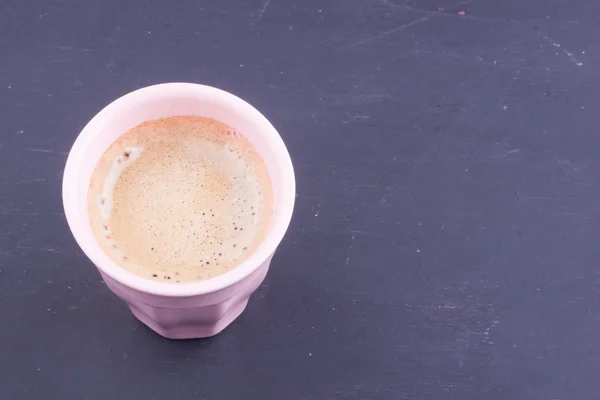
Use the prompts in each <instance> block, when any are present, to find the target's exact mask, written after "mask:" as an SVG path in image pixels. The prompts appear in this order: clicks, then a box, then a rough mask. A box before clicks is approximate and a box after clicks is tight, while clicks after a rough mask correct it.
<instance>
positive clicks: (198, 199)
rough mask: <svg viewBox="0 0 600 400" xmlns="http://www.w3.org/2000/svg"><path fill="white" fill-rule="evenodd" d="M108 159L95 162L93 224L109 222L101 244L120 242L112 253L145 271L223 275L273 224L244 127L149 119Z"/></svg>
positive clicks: (155, 275)
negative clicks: (102, 165)
mask: <svg viewBox="0 0 600 400" xmlns="http://www.w3.org/2000/svg"><path fill="white" fill-rule="evenodd" d="M102 160H104V162H105V164H106V165H107V167H106V168H104V169H103V168H100V167H97V168H96V171H95V172H94V176H93V177H92V184H91V186H90V194H89V196H96V198H97V199H99V200H97V201H96V202H95V204H92V203H93V202H89V201H88V203H89V210H90V216H91V219H92V225H93V226H94V221H99V224H100V226H104V227H105V229H104V228H101V229H99V230H100V231H101V233H102V235H103V238H104V241H102V240H101V244H103V246H111V245H113V244H114V243H118V248H119V252H118V254H116V253H115V254H114V255H113V254H111V253H114V252H107V254H109V256H111V257H112V258H113V260H115V262H117V263H119V264H120V265H122V266H123V267H124V268H127V269H129V270H131V271H132V272H134V273H137V274H139V275H142V276H145V277H147V278H148V279H154V280H159V281H169V282H173V283H176V282H185V281H190V280H197V279H208V278H210V277H213V276H217V275H220V274H222V273H224V272H226V271H227V270H229V269H231V268H233V267H235V266H236V265H239V263H240V262H241V261H243V260H244V259H245V258H247V257H249V256H250V255H251V254H252V252H253V251H254V250H255V249H256V248H257V246H258V244H259V243H260V241H261V239H262V237H263V235H264V233H265V231H266V229H267V227H268V223H269V220H270V216H271V202H272V193H271V191H270V182H269V177H268V172H267V170H266V166H265V165H264V163H263V161H262V159H260V157H259V156H258V154H257V153H256V151H255V150H254V148H253V147H252V146H251V145H250V143H249V142H248V141H247V140H246V139H245V138H244V137H243V136H242V135H241V134H239V133H236V132H235V131H232V130H231V128H229V127H228V126H226V125H224V124H222V123H219V122H217V121H215V120H211V119H207V118H202V117H173V118H166V119H161V120H157V121H150V122H147V123H144V124H142V125H140V126H138V127H136V128H134V129H133V130H132V131H130V132H128V133H127V134H125V135H124V136H123V137H121V138H120V139H119V140H118V141H117V142H115V143H114V144H113V145H112V146H111V147H110V148H109V149H108V150H107V151H106V153H105V154H104V155H103V157H102ZM102 160H101V163H102ZM111 160H112V161H111ZM96 175H97V176H96ZM94 182H95V183H94ZM93 188H101V190H99V189H98V190H97V191H96V192H95V193H93V192H94V191H93V190H92V189H93ZM265 188H266V190H265ZM97 236H98V235H97ZM173 276H175V277H176V279H172V277H173Z"/></svg>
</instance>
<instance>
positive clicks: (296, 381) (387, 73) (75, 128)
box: [0, 0, 600, 400]
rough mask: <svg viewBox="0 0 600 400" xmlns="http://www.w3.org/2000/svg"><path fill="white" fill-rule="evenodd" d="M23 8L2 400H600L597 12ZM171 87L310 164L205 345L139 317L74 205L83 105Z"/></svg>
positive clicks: (5, 82) (11, 30)
mask: <svg viewBox="0 0 600 400" xmlns="http://www.w3.org/2000/svg"><path fill="white" fill-rule="evenodd" d="M0 3H1V4H2V6H1V12H0V116H1V124H0V316H1V324H0V355H1V356H0V391H1V393H2V398H6V399H41V398H43V399H61V400H62V399H89V400H95V399H106V398H119V399H148V400H150V399H156V400H163V399H169V400H177V399H189V398H190V396H191V395H193V396H195V397H194V398H197V399H215V398H226V399H239V398H244V399H277V400H279V399H304V400H313V399H314V400H322V399H350V400H352V399H370V400H377V399H461V400H464V399H478V400H479V399H498V400H505V399H514V400H520V399H523V400H535V399H596V398H600V381H599V380H598V378H597V374H598V370H600V273H599V272H598V271H599V270H598V263H599V261H600V246H598V239H599V238H600V207H599V206H598V201H597V198H598V196H599V195H600V186H599V182H600V181H599V180H598V175H597V172H598V171H599V170H600V157H599V156H598V154H600V139H598V138H597V122H598V118H600V101H599V99H600V79H599V78H600V72H599V71H600V68H598V66H599V65H600V48H599V44H598V43H599V42H598V38H599V37H600V25H598V15H600V14H599V13H600V4H599V3H598V2H594V1H585V0H551V1H548V0H530V1H522V0H503V1H495V0H473V1H463V2H462V3H460V2H459V1H458V0H422V1H419V0H406V1H404V0H388V1H385V0H331V1H316V0H311V1H302V2H300V1H294V0H271V1H261V0H252V1H250V0H248V1H234V0H228V1H221V2H212V1H204V2H197V1H191V0H188V1H181V2H177V3H174V2H171V1H159V0H152V1H144V2H143V1H141V0H138V1H129V2H117V1H116V0H86V1H75V0H73V1H58V0H32V1H28V2H23V1H16V0H4V1H2V2H0ZM175 4H177V5H175ZM164 81H193V82H201V83H206V84H210V85H214V86H218V87H222V88H224V89H226V90H229V91H231V92H233V93H236V94H238V95H239V96H241V97H243V98H245V99H247V100H248V101H250V102H251V103H253V104H254V105H255V106H256V107H257V108H259V109H260V110H261V111H262V112H263V113H264V114H265V115H266V116H267V117H268V118H269V119H270V120H271V121H272V122H273V124H274V125H275V126H276V127H277V128H278V129H279V131H280V132H281V134H282V135H283V137H284V139H285V141H286V143H287V144H288V147H289V149H290V152H291V154H292V157H293V160H294V162H295V168H296V174H297V181H298V197H297V207H296V211H295V217H294V220H293V222H292V225H291V228H290V230H289V233H288V235H287V236H286V238H285V240H284V242H283V243H282V245H281V248H280V250H279V252H278V253H277V254H276V256H275V258H274V260H273V265H272V266H273V268H272V270H271V272H270V273H269V276H268V278H267V280H266V281H265V284H264V285H263V286H262V287H261V288H260V290H259V291H258V293H257V294H256V295H255V296H254V297H253V299H252V301H251V303H250V305H249V307H248V309H247V311H246V313H245V314H244V315H243V316H242V317H241V318H240V319H239V320H238V321H237V322H236V323H235V324H234V325H233V326H231V327H230V328H229V329H227V330H226V331H225V332H223V333H222V334H221V335H219V336H218V337H216V338H213V339H210V340H204V341H187V342H170V341H167V340H164V339H162V338H159V337H158V336H156V335H155V334H153V333H151V332H149V331H148V329H146V328H145V327H143V326H142V325H140V324H139V323H138V322H136V321H135V320H134V319H133V317H132V316H131V315H130V314H129V312H128V310H127V309H126V308H125V307H124V306H123V304H121V303H120V302H119V301H117V300H116V299H115V297H113V295H111V294H110V293H109V292H108V291H107V289H106V287H105V286H104V284H103V283H102V282H101V280H100V279H99V276H98V274H97V272H96V271H95V270H94V268H93V267H92V266H91V264H90V262H88V261H87V259H86V258H85V256H84V255H83V254H82V253H81V251H80V250H79V249H78V247H77V246H76V244H75V242H74V240H73V239H72V237H71V234H70V233H69V231H68V228H67V225H66V223H65V220H64V215H63V211H62V206H61V200H60V184H61V174H62V169H63V166H64V162H65V159H66V154H67V152H68V151H69V149H70V145H71V144H72V142H73V140H74V139H75V137H76V135H77V134H78V132H79V131H80V129H81V128H82V127H83V126H84V124H85V123H86V121H87V120H89V119H90V118H91V117H92V116H93V115H94V114H95V113H96V112H97V111H99V110H100V109H101V108H102V107H103V106H104V105H105V104H107V103H108V102H110V101H111V100H113V99H114V98H116V97H117V96H119V95H121V94H123V93H125V92H128V91H130V90H133V89H135V88H138V87H141V86H145V85H148V84H152V83H158V82H164Z"/></svg>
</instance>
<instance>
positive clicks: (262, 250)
mask: <svg viewBox="0 0 600 400" xmlns="http://www.w3.org/2000/svg"><path fill="white" fill-rule="evenodd" d="M172 95H192V96H202V97H213V98H216V99H217V100H219V101H220V102H223V103H224V104H227V106H231V107H232V108H234V109H235V110H236V112H240V113H243V114H245V115H246V116H249V117H250V118H251V119H252V120H253V122H254V123H256V124H257V125H258V126H259V131H260V132H261V134H262V135H264V136H265V137H266V138H267V140H268V142H269V144H270V146H272V148H273V150H274V152H276V153H277V154H278V155H279V156H278V157H277V160H278V161H277V163H276V164H277V168H278V169H281V172H282V174H283V176H284V179H283V184H282V185H281V187H280V188H279V189H278V194H279V200H278V203H280V205H278V206H277V207H280V208H281V209H280V218H277V219H273V221H272V222H271V227H270V228H269V230H268V232H267V235H266V236H265V238H264V239H263V242H262V243H261V245H259V247H258V249H257V250H256V251H255V252H254V254H252V255H251V256H250V257H248V258H247V259H246V260H245V261H243V262H242V263H241V264H240V265H238V266H236V267H234V268H232V269H231V270H229V271H227V272H225V273H224V274H221V275H218V276H216V277H213V278H210V279H207V280H201V281H193V282H184V283H166V282H157V281H152V280H149V279H146V278H142V277H141V276H138V275H135V274H133V273H131V272H129V271H128V270H126V269H125V268H123V267H121V266H119V265H118V264H116V263H115V262H114V261H112V260H111V259H110V257H108V256H107V255H106V254H105V253H104V251H103V250H102V248H101V246H100V244H99V243H98V242H97V240H96V238H95V236H94V234H93V232H92V229H91V226H90V224H89V222H87V221H89V216H88V213H87V210H83V211H82V210H81V204H80V201H79V200H80V197H79V196H78V195H73V193H79V190H86V192H87V186H86V188H85V189H82V188H81V187H80V175H79V168H78V166H79V165H80V164H81V162H82V160H83V158H84V154H85V153H86V151H85V150H86V149H88V148H89V147H90V146H91V145H92V142H93V139H94V137H95V136H96V135H97V134H99V133H100V132H101V130H102V129H101V128H102V127H103V126H104V124H105V122H106V121H109V120H110V119H111V118H113V114H115V113H116V112H118V111H122V110H123V109H127V108H128V107H129V106H130V105H131V104H135V103H136V102H138V101H140V100H142V99H144V100H147V99H148V98H149V97H156V98H159V97H164V96H172ZM123 133H125V132H123ZM88 184H89V183H88ZM295 197H296V182H295V176H294V169H293V165H292V160H291V158H290V155H289V152H288V150H287V148H286V146H285V144H284V142H283V139H282V138H281V136H280V135H279V133H278V132H277V130H276V129H275V128H274V127H273V125H272V124H271V123H270V122H269V121H268V120H267V119H266V118H265V117H264V116H263V115H262V114H261V113H260V112H259V111H258V110H257V109H256V108H254V107H253V106H252V105H250V104H249V103H247V102H246V101H244V100H242V99H241V98H239V97H237V96H235V95H233V94H231V93H229V92H226V91H224V90H222V89H218V88H215V87H212V86H207V85H202V84H198V83H187V82H171V83H162V84H157V85H152V86H146V87H143V88H140V89H137V90H134V91H132V92H129V93H127V94H125V95H123V96H121V97H119V98H118V99H116V100H114V101H113V102H111V103H110V104H108V105H107V106H106V107H104V108H103V109H102V110H101V111H100V112H98V113H97V114H96V115H95V116H94V117H93V118H92V119H91V120H90V121H89V122H88V123H87V124H86V125H85V127H84V128H83V129H82V131H81V132H80V133H79V135H78V136H77V138H76V139H75V142H74V144H73V147H72V148H71V151H70V152H69V155H68V157H67V162H66V165H65V170H64V175H63V185H62V198H63V207H64V211H65V217H66V219H67V223H68V225H69V228H70V229H71V232H72V234H73V236H74V237H75V240H76V242H77V244H78V245H79V247H80V248H81V249H82V250H83V252H84V253H85V255H86V256H87V257H88V258H89V259H90V260H91V261H92V262H93V263H94V264H95V265H96V267H97V268H98V269H100V270H101V271H102V272H103V273H105V274H106V275H108V276H109V277H111V278H113V279H115V280H116V281H117V282H119V283H121V284H123V285H125V286H127V287H130V288H132V289H135V290H138V291H140V292H144V293H148V294H154V295H159V296H168V297H188V296H195V295H202V294H207V293H213V292H216V291H219V290H221V289H224V288H227V287H229V286H232V285H234V284H236V283H237V282H240V281H241V280H243V279H244V278H246V277H247V276H249V275H250V274H252V273H253V272H254V271H255V270H256V269H258V268H259V267H260V266H261V265H262V264H264V263H265V262H267V261H268V259H269V258H270V257H271V256H272V255H273V253H274V252H275V250H276V248H277V246H278V245H279V243H281V240H282V239H283V236H284V235H285V232H286V231H287V228H288V226H289V224H290V221H291V218H292V213H293V209H294V203H295ZM83 218H84V219H85V221H86V222H87V224H86V223H84V222H82V219H83Z"/></svg>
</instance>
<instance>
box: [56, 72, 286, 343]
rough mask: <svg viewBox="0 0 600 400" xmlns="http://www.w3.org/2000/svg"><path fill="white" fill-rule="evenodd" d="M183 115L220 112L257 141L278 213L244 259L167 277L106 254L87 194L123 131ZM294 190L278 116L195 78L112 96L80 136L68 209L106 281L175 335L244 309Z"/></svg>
mask: <svg viewBox="0 0 600 400" xmlns="http://www.w3.org/2000/svg"><path fill="white" fill-rule="evenodd" d="M177 115H197V116H203V117H210V118H214V119H216V120H219V121H221V122H223V123H225V124H227V125H229V126H231V127H233V128H235V129H236V130H237V131H238V132H241V133H242V134H243V135H244V136H245V137H246V138H247V139H248V140H249V141H250V142H251V143H252V145H253V146H254V148H255V149H256V150H257V151H258V153H259V154H260V155H261V157H262V159H263V160H264V162H265V164H266V165H267V168H268V170H269V175H270V178H271V184H272V187H273V197H274V198H273V200H274V202H273V217H272V220H271V223H270V226H269V229H268V231H267V233H266V235H265V237H264V240H263V242H262V243H261V244H260V245H259V247H258V248H257V250H256V251H255V252H254V254H252V255H251V256H250V257H249V258H248V259H246V260H245V261H244V262H242V263H241V264H240V265H239V266H237V267H235V268H233V269H231V270H230V271H228V272H226V273H224V274H222V275H219V276H217V277H214V278H211V279H208V280H204V281H198V282H189V283H164V282H156V281H151V280H147V279H145V278H142V277H140V276H137V275H134V274H132V273H131V272H129V271H127V270H126V269H124V268H122V267H120V266H119V265H117V264H115V263H114V262H113V261H112V260H111V259H110V258H109V257H108V256H107V255H106V254H105V253H104V251H103V250H102V248H101V247H100V244H99V243H98V242H97V241H96V239H95V237H94V234H93V232H92V229H91V225H90V220H89V216H88V212H87V193H88V187H89V183H90V178H91V175H92V172H93V170H94V168H95V167H96V164H97V162H98V161H99V159H100V157H101V156H102V154H103V153H104V152H105V151H106V149H107V148H108V147H109V146H110V145H111V144H112V143H113V142H114V141H115V140H116V139H117V138H118V137H120V136H121V135H123V134H124V133H126V132H127V131H129V130H130V129H132V128H133V127H135V126H137V125H139V124H141V123H142V122H144V121H148V120H155V119H158V118H161V117H170V116H177ZM295 193H296V184H295V179H294V170H293V166H292V161H291V159H290V156H289V153H288V151H287V149H286V147H285V145H284V143H283V140H282V139H281V137H280V136H279V134H278V133H277V131H276V130H275V128H274V127H273V126H272V125H271V123H269V121H268V120H267V119H266V118H265V117H264V116H263V115H262V114H261V113H260V112H259V111H258V110H256V109H255V108H254V107H252V106H251V105H250V104H248V103H246V102H245V101H244V100H242V99H240V98H239V97H236V96H234V95H232V94H230V93H227V92H225V91H223V90H220V89H216V88H213V87H210V86H204V85H199V84H194V83H165V84H160V85H154V86H148V87H145V88H142V89H139V90H136V91H134V92H131V93H128V94H126V95H124V96H123V97H120V98H118V99H117V100H115V101H113V102H112V103H110V104H109V105H108V106H106V107H105V108H104V109H103V110H102V111H100V112H99V113H98V114H97V115H96V116H95V117H94V118H92V120H91V121H90V122H89V123H88V124H87V125H86V126H85V128H83V130H82V131H81V133H80V134H79V136H78V137H77V139H76V140H75V144H74V145H73V148H72V149H71V151H70V153H69V157H68V159H67V164H66V167H65V172H64V177H63V205H64V208H65V215H66V217H67V222H68V224H69V227H70V228H71V232H72V233H73V236H74V237H75V240H76V241H77V243H78V244H79V246H80V247H81V249H82V250H83V252H84V253H85V254H86V255H87V256H88V257H89V259H90V260H91V261H92V262H93V263H94V264H95V265H96V267H97V268H98V270H99V271H100V274H101V275H102V277H103V278H104V282H105V283H106V285H107V286H108V287H109V288H110V289H111V290H112V291H113V292H114V293H115V294H116V295H117V296H119V297H120V298H122V299H123V300H125V302H126V303H127V304H128V305H129V307H130V309H131V311H132V312H133V314H134V315H135V316H136V317H137V318H138V319H139V320H140V321H142V322H143V323H144V324H146V325H148V326H149V327H150V328H152V329H153V330H154V331H156V332H157V333H159V334H161V335H162V336H165V337H168V338H173V339H184V338H201V337H207V336H212V335H215V334H217V333H219V332H220V331H221V330H223V329H224V328H225V327H227V326H228V325H229V324H230V323H231V322H233V320H234V319H235V318H237V317H238V316H239V315H240V314H241V313H242V311H244V309H245V307H246V304H247V303H248V298H249V296H250V295H251V294H252V293H253V292H254V291H255V290H256V289H257V288H258V287H259V286H260V284H261V282H262V281H263V280H264V278H265V275H266V273H267V270H268V269H269V265H270V263H271V258H272V257H273V254H274V252H275V250H276V248H277V246H278V245H279V243H280V242H281V240H282V238H283V236H284V234H285V232H286V230H287V228H288V226H289V223H290V220H291V217H292V212H293V208H294V200H295Z"/></svg>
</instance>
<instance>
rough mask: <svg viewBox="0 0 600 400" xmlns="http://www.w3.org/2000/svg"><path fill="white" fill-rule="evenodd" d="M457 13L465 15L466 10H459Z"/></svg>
mask: <svg viewBox="0 0 600 400" xmlns="http://www.w3.org/2000/svg"><path fill="white" fill-rule="evenodd" d="M457 14H458V15H465V12H464V11H459V12H458V13H457Z"/></svg>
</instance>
